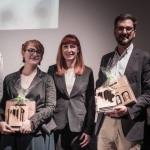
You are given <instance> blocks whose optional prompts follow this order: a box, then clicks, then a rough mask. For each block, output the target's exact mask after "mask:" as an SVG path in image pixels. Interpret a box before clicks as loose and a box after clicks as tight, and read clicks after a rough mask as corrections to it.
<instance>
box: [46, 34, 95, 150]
mask: <svg viewBox="0 0 150 150" xmlns="http://www.w3.org/2000/svg"><path fill="white" fill-rule="evenodd" d="M48 73H49V74H50V75H52V76H53V79H54V82H55V86H56V95H57V99H56V110H55V111H54V120H55V122H56V125H57V128H56V129H55V131H54V140H55V144H56V150H80V149H82V150H84V149H86V147H87V144H88V143H89V141H90V138H91V135H92V132H93V125H94V116H95V100H94V79H93V72H92V70H91V69H90V68H89V67H86V66H85V65H84V61H83V57H82V50H81V45H80V42H79V40H78V38H77V37H76V36H75V35H70V34H69V35H66V36H65V37H64V38H63V39H62V41H61V43H60V45H59V48H58V54H57V62H56V65H53V66H50V67H49V70H48Z"/></svg>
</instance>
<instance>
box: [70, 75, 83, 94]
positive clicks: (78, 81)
mask: <svg viewBox="0 0 150 150" xmlns="http://www.w3.org/2000/svg"><path fill="white" fill-rule="evenodd" d="M83 74H84V73H83ZM82 77H83V75H76V79H75V81H74V85H73V87H72V91H71V93H70V97H72V96H73V94H75V93H76V91H78V88H79V85H80V84H82Z"/></svg>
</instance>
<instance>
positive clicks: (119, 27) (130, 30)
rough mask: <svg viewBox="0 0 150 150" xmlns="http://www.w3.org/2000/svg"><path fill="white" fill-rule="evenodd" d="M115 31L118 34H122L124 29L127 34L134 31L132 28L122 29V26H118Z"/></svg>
mask: <svg viewBox="0 0 150 150" xmlns="http://www.w3.org/2000/svg"><path fill="white" fill-rule="evenodd" d="M116 29H117V30H118V32H123V31H124V29H126V32H127V33H130V32H132V31H134V28H133V27H122V26H118V27H116Z"/></svg>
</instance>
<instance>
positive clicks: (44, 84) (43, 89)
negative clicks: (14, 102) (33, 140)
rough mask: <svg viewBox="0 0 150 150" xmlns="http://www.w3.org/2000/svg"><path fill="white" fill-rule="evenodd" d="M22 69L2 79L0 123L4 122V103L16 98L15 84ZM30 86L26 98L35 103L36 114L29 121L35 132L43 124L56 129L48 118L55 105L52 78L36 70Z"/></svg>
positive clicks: (54, 90)
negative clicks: (32, 124)
mask: <svg viewBox="0 0 150 150" xmlns="http://www.w3.org/2000/svg"><path fill="white" fill-rule="evenodd" d="M22 69H23V68H21V69H20V70H19V71H17V72H15V73H12V74H9V75H7V76H6V77H5V79H4V90H3V98H2V101H1V103H0V121H2V120H4V111H5V104H6V101H7V100H10V99H13V98H16V97H17V96H18V92H17V90H16V88H15V84H16V82H17V81H18V79H20V74H21V72H22ZM31 86H33V88H32V89H31V91H30V92H29V93H28V94H27V95H26V98H27V99H29V100H34V101H36V113H35V114H34V115H33V116H32V117H31V118H30V119H29V120H31V121H32V122H33V123H34V127H35V131H38V130H39V127H40V126H41V125H42V124H43V123H46V124H47V127H48V128H49V129H53V128H54V127H56V126H55V124H53V122H52V121H51V123H50V118H51V116H52V115H53V110H54V109H55V105H56V89H55V85H54V81H53V78H52V77H51V76H50V75H49V74H47V73H44V72H42V71H41V70H40V69H38V71H37V74H36V76H35V77H34V79H33V81H32V83H31V85H30V87H31Z"/></svg>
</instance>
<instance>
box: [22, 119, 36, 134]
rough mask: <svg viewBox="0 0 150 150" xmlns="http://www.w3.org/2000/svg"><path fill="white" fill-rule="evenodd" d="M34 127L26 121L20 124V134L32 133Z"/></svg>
mask: <svg viewBox="0 0 150 150" xmlns="http://www.w3.org/2000/svg"><path fill="white" fill-rule="evenodd" d="M33 128H34V125H33V123H32V122H31V121H30V120H26V121H24V122H23V123H22V126H21V127H20V133H23V134H28V133H31V132H32V131H33Z"/></svg>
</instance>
